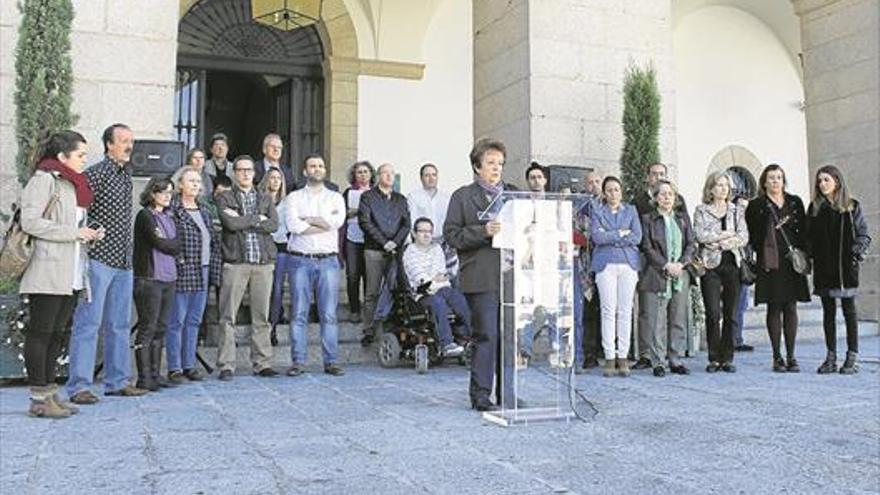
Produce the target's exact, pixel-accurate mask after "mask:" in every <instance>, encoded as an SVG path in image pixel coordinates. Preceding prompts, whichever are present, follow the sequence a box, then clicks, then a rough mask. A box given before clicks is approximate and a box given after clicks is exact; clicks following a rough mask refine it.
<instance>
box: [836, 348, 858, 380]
mask: <svg viewBox="0 0 880 495" xmlns="http://www.w3.org/2000/svg"><path fill="white" fill-rule="evenodd" d="M858 372H859V355H858V353H855V352H853V351H846V359H845V360H844V361H843V366H841V367H840V374H841V375H855V374H856V373H858Z"/></svg>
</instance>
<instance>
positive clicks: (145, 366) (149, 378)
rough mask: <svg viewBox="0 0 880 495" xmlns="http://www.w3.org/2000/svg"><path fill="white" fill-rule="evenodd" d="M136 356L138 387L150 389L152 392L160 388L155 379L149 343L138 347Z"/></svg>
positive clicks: (135, 352)
mask: <svg viewBox="0 0 880 495" xmlns="http://www.w3.org/2000/svg"><path fill="white" fill-rule="evenodd" d="M134 358H135V362H136V364H137V372H138V380H137V384H136V386H137V388H141V389H145V390H149V391H151V392H155V391H156V390H159V385H158V384H157V383H156V381H155V380H153V374H152V367H151V356H150V347H149V345H142V346H138V347H136V348H135V351H134Z"/></svg>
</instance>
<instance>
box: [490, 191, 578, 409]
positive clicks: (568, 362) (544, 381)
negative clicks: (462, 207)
mask: <svg viewBox="0 0 880 495" xmlns="http://www.w3.org/2000/svg"><path fill="white" fill-rule="evenodd" d="M586 200H587V199H586V197H585V196H582V195H572V194H556V193H532V192H523V191H510V192H503V193H501V194H499V195H498V196H497V197H496V198H495V199H494V200H493V201H492V202H491V203H490V205H489V207H488V208H487V209H486V210H485V211H484V212H482V214H481V216H480V219H481V220H486V221H489V220H496V221H499V222H500V223H501V231H500V232H499V233H498V234H497V235H496V236H495V237H494V238H493V241H492V242H493V247H495V248H498V249H500V250H501V321H500V326H499V332H500V334H499V340H500V343H501V345H500V355H499V356H498V359H499V362H500V369H501V371H500V374H501V376H500V380H499V381H500V384H501V385H500V386H501V394H500V395H501V403H500V404H499V410H497V411H487V412H484V413H483V418H484V419H486V420H488V421H491V422H493V423H497V424H500V425H503V426H512V425H516V424H528V423H532V422H539V421H556V420H562V421H569V420H571V419H572V418H574V417H575V413H574V410H573V403H572V395H571V394H572V392H573V390H574V386H575V384H574V383H573V380H574V373H572V371H573V370H572V365H574V357H575V355H574V306H573V303H574V289H573V286H572V284H573V283H574V276H575V272H574V267H573V259H572V255H573V248H574V245H573V242H572V213H573V211H577V209H578V208H579V207H580V205H582V204H583V202H585V201H586Z"/></svg>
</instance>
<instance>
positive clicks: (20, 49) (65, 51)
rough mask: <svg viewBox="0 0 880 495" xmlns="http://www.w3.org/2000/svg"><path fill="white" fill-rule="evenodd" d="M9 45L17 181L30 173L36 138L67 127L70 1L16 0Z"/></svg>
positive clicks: (70, 89)
mask: <svg viewBox="0 0 880 495" xmlns="http://www.w3.org/2000/svg"><path fill="white" fill-rule="evenodd" d="M18 10H19V12H21V24H20V25H19V28H18V44H17V46H16V50H15V140H16V143H17V145H18V155H17V156H16V169H17V172H18V180H19V182H21V184H22V185H24V184H25V183H27V180H28V178H29V177H30V175H31V171H32V170H31V168H32V164H33V162H34V160H35V158H36V155H37V154H38V153H39V151H40V149H39V148H40V143H41V141H43V140H44V139H45V138H46V137H48V136H49V135H50V134H51V133H53V132H56V131H59V130H63V129H69V128H71V127H73V126H74V125H75V124H76V122H77V121H78V120H79V118H78V117H77V116H76V115H73V114H72V113H71V111H70V104H71V101H72V100H73V71H72V69H71V59H70V30H71V24H72V23H73V5H72V3H71V0H21V1H20V2H19V3H18Z"/></svg>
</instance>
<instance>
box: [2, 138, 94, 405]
mask: <svg viewBox="0 0 880 495" xmlns="http://www.w3.org/2000/svg"><path fill="white" fill-rule="evenodd" d="M86 155H87V151H86V140H85V138H84V137H83V136H82V135H81V134H79V133H77V132H74V131H61V132H58V133H56V134H53V135H52V136H51V137H49V139H48V141H47V142H46V144H45V146H44V151H43V154H42V157H41V158H40V160H39V161H38V163H37V166H36V170H35V171H34V175H33V176H32V177H31V178H30V180H29V181H28V183H27V185H26V186H25V188H24V190H23V191H22V194H21V226H22V230H24V231H25V232H26V233H28V234H29V235H30V236H31V238H32V240H33V242H34V251H33V255H32V257H31V261H30V264H28V267H27V269H26V270H25V272H24V274H23V275H22V278H21V283H20V286H19V292H20V293H21V294H27V295H28V296H29V299H30V307H29V311H30V325H29V328H28V332H27V335H26V336H25V343H24V360H25V367H26V368H27V374H28V382H29V384H30V387H31V407H30V410H29V411H28V414H30V415H31V416H36V417H47V418H66V417H68V416H70V415H71V414H74V413H76V411H77V409H76V407H75V406H73V405H72V404H70V403H68V402H66V401H64V400H62V399H61V398H60V397H59V396H58V395H57V393H56V390H57V387H56V386H55V367H56V364H57V363H56V361H57V359H58V354H59V351H60V349H61V345H62V341H61V338H62V335H63V334H64V329H65V327H66V326H67V322H68V320H70V316H71V314H72V313H73V309H74V306H75V305H76V298H77V295H78V294H79V293H80V291H82V290H87V281H88V277H87V276H86V262H87V261H86V247H85V246H84V243H88V242H92V241H95V240H97V239H99V238H100V237H101V236H102V235H103V231H102V230H101V229H94V228H89V227H87V226H86V208H88V206H89V204H91V202H92V199H93V197H94V196H93V193H92V190H91V188H90V187H89V183H88V181H87V180H86V177H85V175H83V174H82V171H83V167H84V166H85V162H86Z"/></svg>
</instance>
